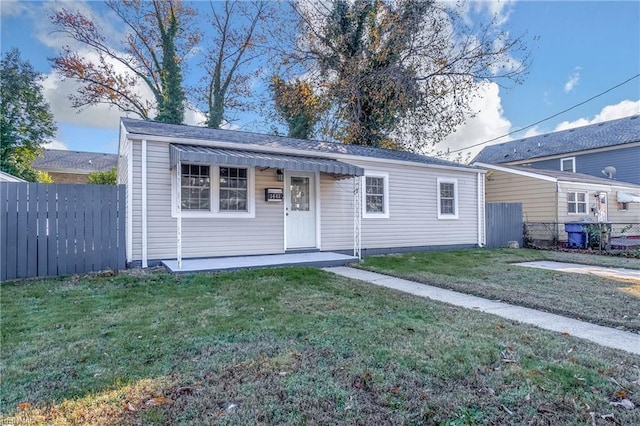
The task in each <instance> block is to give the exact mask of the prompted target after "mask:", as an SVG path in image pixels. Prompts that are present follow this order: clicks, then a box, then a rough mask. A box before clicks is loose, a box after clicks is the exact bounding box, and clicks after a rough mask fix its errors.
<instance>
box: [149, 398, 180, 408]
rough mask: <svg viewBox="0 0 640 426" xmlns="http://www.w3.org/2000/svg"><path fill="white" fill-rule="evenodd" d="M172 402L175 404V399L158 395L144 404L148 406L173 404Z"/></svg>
mask: <svg viewBox="0 0 640 426" xmlns="http://www.w3.org/2000/svg"><path fill="white" fill-rule="evenodd" d="M171 404H173V399H171V398H166V397H164V396H156V397H155V398H151V399H149V400H147V401H146V402H145V403H144V405H146V406H148V407H156V406H159V405H171Z"/></svg>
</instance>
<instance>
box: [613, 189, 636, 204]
mask: <svg viewBox="0 0 640 426" xmlns="http://www.w3.org/2000/svg"><path fill="white" fill-rule="evenodd" d="M618 202H619V203H640V194H634V193H632V192H624V191H618Z"/></svg>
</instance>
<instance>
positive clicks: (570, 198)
mask: <svg viewBox="0 0 640 426" xmlns="http://www.w3.org/2000/svg"><path fill="white" fill-rule="evenodd" d="M588 199H589V193H587V192H581V191H569V192H567V213H569V214H586V213H587V200H588Z"/></svg>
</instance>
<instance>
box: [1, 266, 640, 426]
mask: <svg viewBox="0 0 640 426" xmlns="http://www.w3.org/2000/svg"><path fill="white" fill-rule="evenodd" d="M1 291H2V297H1V308H2V309H1V312H2V323H1V331H2V347H1V354H2V363H1V364H0V373H1V375H2V382H1V385H0V394H1V395H2V401H1V402H0V412H1V413H2V419H1V421H0V423H2V424H6V423H11V424H96V425H101V424H123V425H137V424H145V425H153V424H157V425H162V424H172V425H173V424H306V423H314V424H439V425H456V424H514V425H515V424H585V423H589V422H591V416H592V414H591V413H594V414H593V415H594V416H595V417H596V419H597V420H598V421H601V422H604V420H602V419H601V418H600V415H604V414H608V413H613V414H614V417H615V420H616V421H618V422H619V424H639V423H640V411H639V410H638V409H635V410H625V409H623V408H619V407H614V406H612V405H610V402H612V401H614V402H615V401H619V400H621V399H624V398H629V399H631V400H633V401H634V402H635V404H636V405H637V404H639V403H640V401H638V400H637V395H638V394H639V392H640V379H639V378H640V370H639V369H638V367H637V365H638V364H639V360H638V357H633V356H630V355H626V354H624V353H621V352H619V351H613V350H608V349H606V348H603V347H600V346H598V345H595V344H591V343H588V342H584V341H581V340H579V339H575V338H573V337H571V336H562V335H559V334H556V333H551V332H545V331H541V330H538V329H535V328H533V327H528V326H523V325H518V324H514V323H512V322H510V321H505V320H501V319H498V318H496V317H493V316H490V315H485V314H482V313H479V312H473V311H468V310H464V309H462V308H456V307H450V306H447V305H444V304H441V303H437V302H433V301H428V300H424V299H421V298H418V297H414V296H410V295H404V294H400V293H397V292H394V291H391V290H387V289H383V288H378V287H374V286H370V285H367V284H364V283H361V282H358V281H353V280H348V279H345V278H342V277H338V276H335V275H333V274H329V273H325V272H323V271H320V270H316V269H310V268H283V269H271V270H261V271H244V272H236V273H222V274H215V275H211V274H206V275H205V274H203V275H186V276H172V275H169V274H166V273H161V272H152V273H149V274H144V275H140V274H138V275H128V274H121V275H118V276H115V277H71V278H66V279H56V280H34V281H25V282H21V283H5V284H4V285H2V287H1Z"/></svg>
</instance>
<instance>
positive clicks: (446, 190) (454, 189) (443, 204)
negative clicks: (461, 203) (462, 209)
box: [437, 178, 458, 219]
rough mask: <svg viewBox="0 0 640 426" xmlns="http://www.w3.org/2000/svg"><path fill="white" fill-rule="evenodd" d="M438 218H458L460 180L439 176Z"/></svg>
mask: <svg viewBox="0 0 640 426" xmlns="http://www.w3.org/2000/svg"><path fill="white" fill-rule="evenodd" d="M437 184H438V219H457V218H458V180H457V179H446V178H438V179H437Z"/></svg>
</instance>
